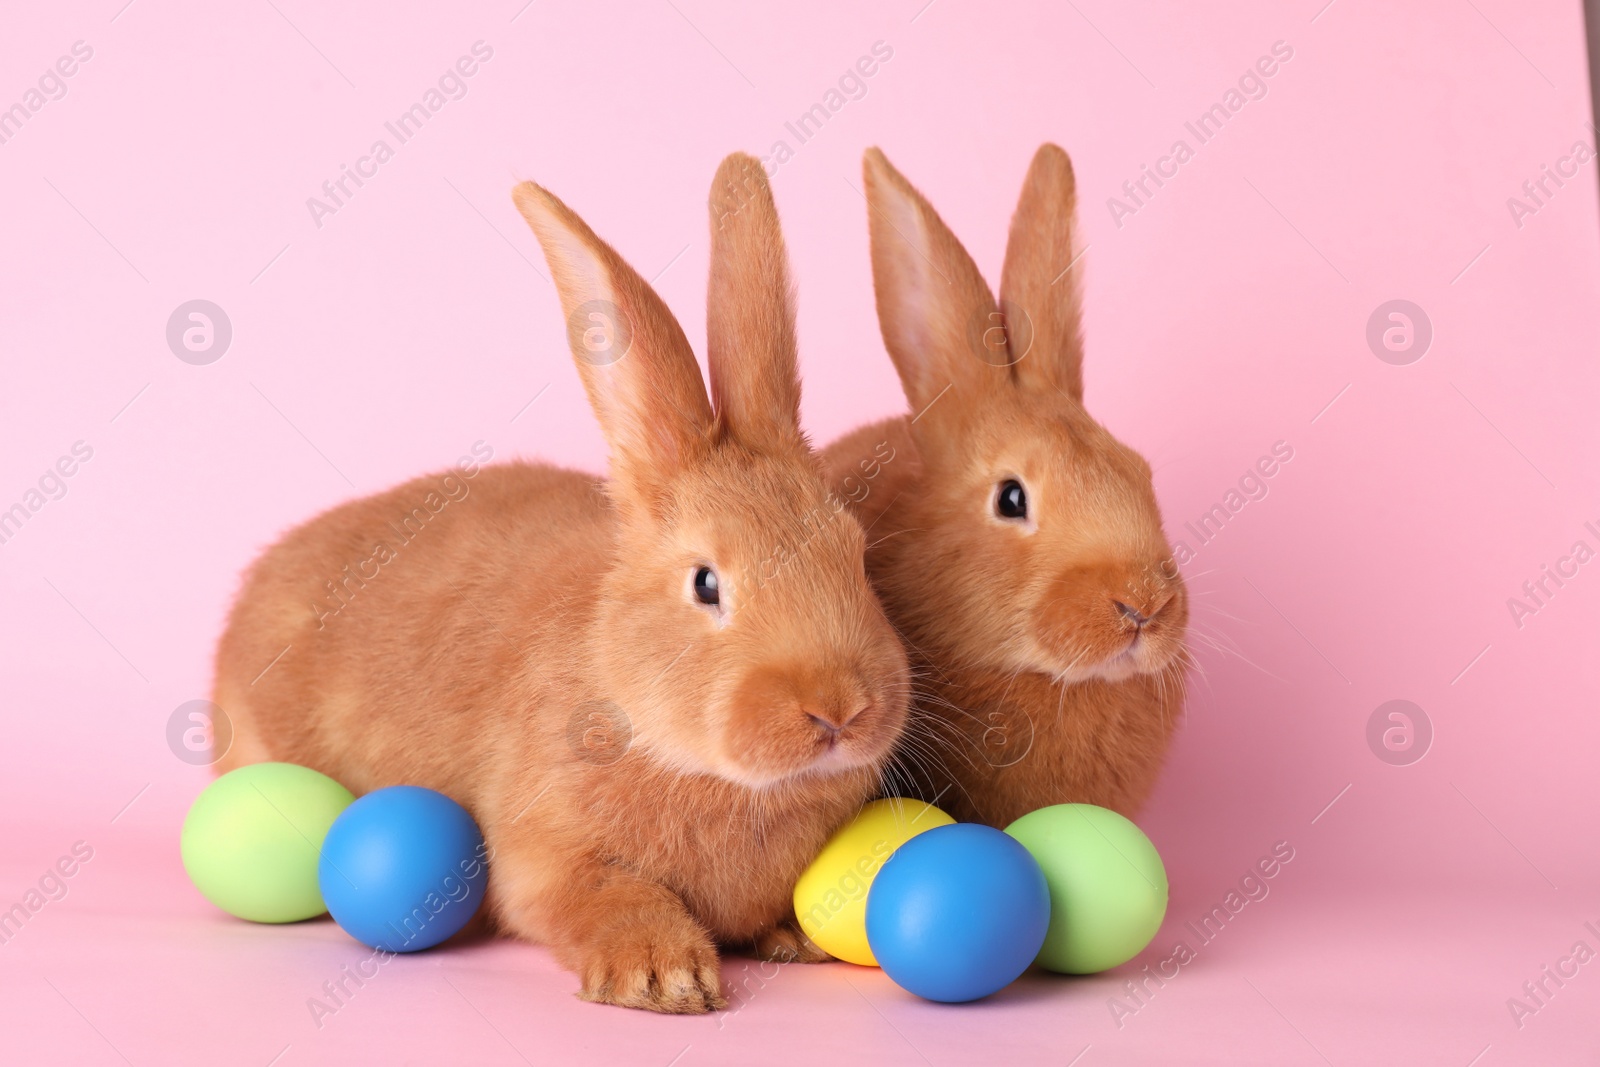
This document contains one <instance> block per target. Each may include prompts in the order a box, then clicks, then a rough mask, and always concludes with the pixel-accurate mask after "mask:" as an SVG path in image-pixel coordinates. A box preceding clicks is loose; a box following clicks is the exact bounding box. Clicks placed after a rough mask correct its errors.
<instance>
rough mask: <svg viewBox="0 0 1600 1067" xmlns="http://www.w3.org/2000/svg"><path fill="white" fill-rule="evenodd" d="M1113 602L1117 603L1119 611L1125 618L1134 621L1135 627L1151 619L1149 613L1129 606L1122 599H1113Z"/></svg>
mask: <svg viewBox="0 0 1600 1067" xmlns="http://www.w3.org/2000/svg"><path fill="white" fill-rule="evenodd" d="M1111 603H1113V604H1115V605H1116V608H1117V611H1118V613H1119V614H1121V616H1122V617H1123V618H1124V619H1127V620H1128V621H1129V622H1131V623H1133V625H1134V627H1135V628H1139V627H1142V626H1143V625H1144V624H1145V623H1147V622H1149V621H1150V616H1149V615H1145V614H1143V613H1141V612H1140V611H1139V610H1138V609H1137V608H1132V607H1129V606H1128V605H1127V604H1124V603H1123V602H1122V601H1120V600H1113V601H1112V602H1111Z"/></svg>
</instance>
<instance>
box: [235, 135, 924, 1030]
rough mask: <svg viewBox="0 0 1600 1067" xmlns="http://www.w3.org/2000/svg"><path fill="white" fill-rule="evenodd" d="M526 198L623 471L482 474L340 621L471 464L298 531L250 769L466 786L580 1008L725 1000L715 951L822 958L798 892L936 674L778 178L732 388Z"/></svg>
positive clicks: (743, 188) (706, 1005) (752, 188)
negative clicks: (875, 519)
mask: <svg viewBox="0 0 1600 1067" xmlns="http://www.w3.org/2000/svg"><path fill="white" fill-rule="evenodd" d="M515 199H516V203H517V206H518V208H519V209H520V210H521V212H522V214H523V215H524V216H525V217H526V219H527V221H528V222H529V224H530V225H531V226H532V227H533V230H534V232H535V234H537V236H538V238H539V242H540V244H541V245H542V246H543V248H544V252H545V256H546V259H547V260H548V262H549V265H550V271H551V274H552V276H553V278H554V281H555V286H556V289H557V290H558V292H559V294H560V297H561V305H562V309H563V311H564V312H565V314H566V317H567V322H568V340H569V342H570V345H571V348H572V352H573V356H574V359H575V361H576V363H577V367H578V371H579V374H580V376H581V377H582V379H583V384H584V388H585V389H586V390H587V392H588V396H589V401H590V403H591V404H592V406H593V407H594V410H595V413H596V415H597V416H598V417H599V419H600V422H601V425H602V427H603V429H604V431H605V434H606V437H607V440H608V443H609V445H610V448H611V458H612V464H611V465H612V475H613V477H612V480H611V481H610V482H605V481H601V480H599V479H597V478H595V477H594V476H592V475H588V474H582V473H579V472H576V471H568V470H559V469H556V468H554V467H550V466H546V465H542V464H525V463H514V464H506V465H503V466H494V467H488V468H485V469H484V470H483V471H482V472H481V473H480V474H478V475H477V476H476V477H475V478H474V479H473V481H472V482H471V484H470V486H469V487H468V489H467V491H466V495H465V496H461V495H459V494H458V495H453V496H452V498H451V499H452V503H451V504H450V506H449V507H448V508H442V509H441V510H439V511H438V513H437V514H434V515H433V516H432V518H431V519H429V520H428V521H427V525H426V527H425V529H424V532H423V533H421V534H418V535H417V537H416V539H415V541H413V542H411V543H409V544H407V545H406V546H405V547H404V549H403V551H402V552H401V553H400V554H399V555H398V557H397V558H395V559H393V560H391V561H389V562H387V563H386V564H385V565H384V568H383V570H382V572H381V575H380V576H379V577H377V578H374V579H372V580H368V581H366V582H365V583H364V584H363V585H361V586H359V587H355V588H352V587H350V586H348V585H345V586H344V588H345V589H346V591H347V592H348V593H350V594H352V595H350V596H349V599H348V603H346V604H345V606H344V607H343V608H342V610H340V611H339V612H338V613H337V614H336V615H332V617H326V616H328V615H330V614H331V613H329V612H327V611H326V609H321V610H319V609H318V608H316V607H312V606H310V605H312V603H313V602H314V601H317V600H319V598H322V597H323V596H324V595H325V593H326V586H327V583H328V582H329V581H330V580H338V579H340V577H341V574H342V573H343V568H344V567H345V565H346V564H348V563H350V562H351V561H354V560H361V559H366V558H369V557H371V556H372V555H373V554H374V544H375V543H382V542H383V541H384V539H385V538H390V537H392V532H391V530H390V529H389V524H390V523H391V522H398V521H399V520H400V519H401V517H403V516H408V515H410V514H412V512H413V509H415V508H419V507H421V506H423V504H424V502H425V501H426V500H427V499H428V497H429V495H430V493H433V492H435V490H436V489H437V488H438V487H439V486H440V485H441V484H443V482H444V480H445V479H448V478H452V477H454V475H445V476H441V477H435V478H422V479H418V480H417V481H414V482H411V483H408V484H406V485H402V486H400V487H399V488H396V489H393V490H390V491H389V492H386V493H381V494H379V495H377V496H373V497H368V498H366V499H363V500H357V501H353V502H351V503H348V504H345V505H343V506H340V507H337V508H334V509H333V510H331V511H329V512H327V513H326V514H324V515H321V516H319V517H318V518H315V519H313V520H311V521H310V522H308V523H306V524H305V525H303V526H301V527H299V528H298V529H295V530H293V531H292V532H290V533H289V534H288V535H287V536H286V537H285V538H284V539H283V540H282V541H280V542H279V543H278V544H276V545H274V546H273V547H272V548H271V549H269V550H268V551H267V552H266V553H265V555H263V556H262V558H261V559H260V560H259V561H257V562H256V564H255V565H254V567H253V568H252V569H251V570H250V572H249V575H248V577H247V579H246V581H245V584H244V588H243V591H242V592H241V593H240V595H239V598H238V602H237V603H236V604H235V606H234V608H233V612H232V615H231V617H230V621H229V624H228V628H227V632H226V633H225V634H224V635H223V638H222V641H221V644H220V646H219V648H218V650H217V683H216V702H217V703H218V704H219V705H221V706H222V707H223V708H225V709H226V710H227V712H228V713H229V715H230V716H232V717H233V719H234V721H235V723H236V736H235V742H234V746H233V748H232V750H231V751H230V752H229V753H228V756H227V759H226V760H225V761H224V763H223V764H222V766H221V769H222V770H227V769H229V768H231V767H234V766H238V765H240V764H242V763H249V762H254V761H259V760H269V759H272V760H287V761H290V762H294V763H300V764H304V765H306V766H309V767H314V768H316V769H317V770H319V771H323V772H324V773H327V774H329V775H331V776H333V777H334V778H336V779H338V780H339V781H341V782H343V783H344V784H345V785H347V786H349V787H350V788H351V789H352V790H354V791H355V792H357V793H363V792H367V791H370V790H373V789H377V788H380V787H382V786H387V785H393V784H396V783H412V784H417V785H424V786H428V787H431V788H434V789H438V790H440V791H442V792H444V793H446V794H448V795H450V796H452V797H454V798H455V799H457V800H458V801H460V802H461V803H463V804H464V805H465V806H466V807H467V808H468V809H469V810H470V811H471V812H472V814H473V816H474V817H475V818H476V819H477V820H478V823H479V825H480V826H481V827H482V828H483V831H484V834H485V836H486V838H487V840H488V844H489V846H490V848H491V850H492V853H491V854H492V860H491V874H490V884H489V894H488V901H487V904H486V910H487V912H488V913H489V916H490V919H491V922H492V923H493V924H494V925H495V926H496V927H498V928H499V929H500V930H502V931H504V932H506V933H509V934H512V935H515V936H518V937H522V938H525V939H527V940H530V941H538V942H543V943H545V944H548V945H549V946H550V947H551V949H552V950H553V951H554V953H555V956H556V958H557V959H558V960H559V961H560V962H561V963H562V964H563V965H564V966H566V967H567V968H569V969H571V970H572V971H574V972H576V974H577V975H578V977H579V979H580V980H581V983H582V990H581V994H580V995H581V996H582V997H583V998H584V999H587V1000H595V1001H602V1002H606V1003H611V1004H620V1005H625V1006H629V1007H635V1008H648V1009H651V1010H654V1011H662V1012H705V1011H710V1010H713V1009H716V1008H719V1007H722V1006H723V1005H724V1004H725V1003H726V1001H725V998H724V996H723V994H722V991H721V988H720V984H719V977H718V959H717V946H718V945H719V944H723V945H730V946H737V945H744V946H753V947H754V948H755V949H756V950H757V951H758V952H759V953H762V954H763V955H766V956H771V957H779V958H784V959H795V958H799V959H805V960H816V959H823V958H826V957H825V955H824V954H823V953H822V952H821V951H820V950H819V949H817V948H816V946H815V945H813V944H811V943H810V942H809V941H808V940H806V939H805V937H804V935H803V934H801V933H800V931H799V929H798V928H797V927H796V925H795V923H794V915H793V910H792V904H791V900H792V898H791V894H792V891H793V888H794V883H795V880H796V879H797V877H798V876H799V874H800V872H801V871H802V870H803V869H804V868H805V866H806V864H808V863H809V862H810V860H811V859H812V858H813V857H814V856H815V855H816V853H817V852H818V851H819V850H820V848H821V846H822V844H823V843H824V842H825V841H826V840H827V838H828V836H829V834H830V833H831V832H832V831H833V830H834V829H835V828H837V827H838V826H839V825H840V824H841V823H842V822H843V821H845V820H846V819H848V818H849V817H850V816H852V815H854V814H855V812H856V811H857V809H858V808H859V807H860V806H861V804H862V803H863V802H864V801H866V800H867V799H869V798H870V797H871V796H872V795H873V794H874V793H875V792H876V791H877V790H878V789H879V788H880V784H881V781H880V775H881V772H882V770H883V767H884V765H885V764H886V763H887V761H888V760H889V758H890V756H891V754H892V751H893V747H894V745H895V743H896V741H897V740H898V738H899V736H900V734H901V731H902V728H903V726H904V723H905V719H906V703H907V698H908V690H909V679H908V673H907V664H906V657H905V653H904V651H903V650H902V648H901V645H900V643H899V641H898V639H897V638H896V636H895V633H894V631H893V629H892V627H891V626H890V625H889V623H888V621H887V620H886V619H885V617H884V614H883V611H882V608H881V607H880V605H879V603H878V601H877V599H876V598H875V596H874V594H873V591H872V589H871V586H870V585H869V584H868V582H867V578H866V574H865V572H864V570H863V563H862V560H863V551H864V548H865V542H864V538H863V536H862V531H861V527H860V526H859V525H858V524H857V522H856V521H855V520H854V518H852V517H851V516H850V515H849V514H848V512H841V511H838V510H837V509H835V507H834V506H833V505H832V504H831V503H830V498H829V495H828V492H827V487H826V485H825V483H824V481H823V478H822V473H821V463H820V460H819V458H818V457H817V455H816V454H815V453H814V452H813V451H812V450H811V448H810V446H809V445H808V444H807V443H806V441H805V439H804V438H803V437H802V435H801V433H800V430H799V427H798V421H797V420H798V406H799V396H800V392H799V389H800V387H799V380H798V376H797V370H796V353H795V334H794V320H793V311H792V307H791V302H790V287H789V280H788V268H787V261H786V254H785V251H784V245H783V239H782V235H781V233H780V231H779V228H778V217H777V209H776V207H775V205H774V204H773V201H772V195H771V191H770V189H769V188H768V185H767V181H766V177H765V175H764V174H763V172H762V169H761V166H760V164H759V163H757V162H756V161H755V160H754V159H752V158H750V157H749V156H743V155H735V156H730V157H729V158H728V159H727V160H726V161H725V162H724V163H723V165H722V167H721V168H720V170H719V171H718V173H717V178H716V181H715V183H714V185H713V187H712V194H711V219H712V229H711V241H712V252H711V261H712V265H711V282H710V296H709V313H708V329H707V333H708V345H707V347H708V358H709V362H710V367H711V394H712V396H711V399H708V397H707V393H706V389H705V385H704V383H703V381H702V379H701V375H700V371H699V368H698V367H697V366H696V363H695V358H694V354H693V352H692V351H691V350H690V348H689V344H688V341H687V340H686V338H685V337H684V335H683V331H682V330H681V329H680V328H679V326H678V323H677V321H676V320H675V319H674V318H673V316H672V313H671V312H670V311H668V310H667V308H666V306H665V305H664V304H663V303H662V302H661V300H660V298H659V297H658V296H657V295H656V294H655V292H654V291H653V290H652V289H651V288H650V286H649V285H648V284H647V283H646V282H645V281H644V280H643V279H641V278H640V277H639V275H638V274H636V273H635V272H634V271H633V270H632V269H631V268H630V267H628V265H627V264H626V263H624V262H623V261H622V259H621V258H620V257H619V256H618V255H617V253H616V252H614V251H613V250H612V249H611V248H610V247H609V246H608V245H606V244H605V243H604V242H602V241H601V240H600V239H599V238H598V237H596V236H595V235H594V233H593V232H592V231H591V230H590V229H589V227H588V226H586V225H585V224H584V223H583V221H582V220H581V219H579V218H578V217H577V215H575V214H573V212H572V211H571V210H570V209H568V208H567V207H566V205H564V204H563V203H562V202H561V201H559V200H557V199H556V198H555V197H554V196H552V195H551V194H550V193H548V192H546V191H545V190H544V189H541V188H540V187H539V186H537V185H534V184H532V183H525V184H523V185H521V186H518V187H517V189H516V191H515ZM713 400H714V404H713ZM457 482H458V483H459V484H460V485H465V484H466V483H464V482H460V479H457ZM446 488H447V489H448V488H449V487H448V486H447V487H446ZM780 560H781V565H780V563H778V562H775V561H780ZM358 581H359V579H358ZM286 646H287V648H288V651H286V652H285V651H283V650H284V649H285V647H286ZM280 654H281V658H280V659H278V660H277V662H275V663H274V662H273V660H274V657H278V656H280ZM269 663H270V664H271V666H270V668H269V669H266V670H265V672H264V673H263V668H266V667H267V665H268V664H269Z"/></svg>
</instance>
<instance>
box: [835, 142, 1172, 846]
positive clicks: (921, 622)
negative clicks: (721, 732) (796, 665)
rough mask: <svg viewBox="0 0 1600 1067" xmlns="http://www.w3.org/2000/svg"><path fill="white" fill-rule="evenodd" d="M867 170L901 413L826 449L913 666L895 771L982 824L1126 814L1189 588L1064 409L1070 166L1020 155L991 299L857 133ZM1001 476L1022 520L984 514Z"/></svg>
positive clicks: (1069, 338)
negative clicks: (1051, 812)
mask: <svg viewBox="0 0 1600 1067" xmlns="http://www.w3.org/2000/svg"><path fill="white" fill-rule="evenodd" d="M865 177H866V188H867V202H868V214H869V224H870V227H871V237H872V268H873V278H874V283H875V288H876V292H877V302H878V316H879V323H880V325H881V327H882V331H883V338H884V343H885V345H886V347H887V348H888V350H889V355H890V357H891V358H892V359H893V361H894V364H895V367H896V369H897V370H898V372H899V374H900V379H901V383H902V385H903V386H904V388H905V392H906V397H907V399H908V400H909V401H910V404H911V414H909V415H906V416H902V417H900V418H896V419H890V420H887V421H886V422H882V423H878V424H875V425H872V426H866V427H863V428H861V429H858V430H856V431H855V432H853V433H851V434H849V435H847V436H845V437H844V438H842V439H841V440H839V441H837V442H835V443H834V444H833V445H832V446H831V447H829V448H828V449H827V450H826V453H825V455H826V458H827V461H828V464H829V471H830V475H829V476H830V480H831V481H832V482H833V483H834V485H835V487H836V489H837V490H838V491H839V492H841V493H843V494H845V495H846V496H847V497H849V498H850V499H852V500H853V501H854V504H853V506H854V508H855V510H856V513H857V515H858V517H859V518H860V519H861V522H862V525H863V526H864V527H866V529H867V532H868V537H869V540H870V546H869V548H868V552H867V567H868V572H869V573H870V574H871V576H872V580H873V584H874V585H875V586H876V587H877V589H878V593H879V595H880V596H881V597H882V598H883V600H884V605H885V608H886V609H887V610H888V612H889V617H890V619H891V620H893V622H894V623H895V625H896V626H897V627H898V628H899V630H900V632H901V635H902V636H903V637H904V638H905V640H906V643H907V645H908V646H909V648H910V650H911V655H912V665H913V668H914V669H915V671H916V673H917V675H918V677H917V685H916V690H917V698H916V700H915V708H914V712H913V722H912V725H911V727H910V728H909V729H908V731H907V733H906V736H905V738H904V740H903V741H902V743H901V746H900V750H899V754H898V755H899V759H898V761H897V763H898V767H897V771H898V772H899V773H900V774H901V775H903V776H904V778H903V783H902V784H903V786H904V787H905V788H910V789H913V790H915V791H917V792H920V793H922V794H923V795H924V796H925V797H926V798H927V799H930V800H931V799H933V798H934V797H936V796H937V797H939V801H938V802H939V803H940V804H941V806H943V807H945V808H946V809H947V810H949V811H950V813H951V814H952V815H955V816H956V817H957V818H959V819H970V820H976V821H981V822H987V823H990V824H991V825H994V826H1005V825H1006V824H1007V823H1009V822H1010V821H1011V820H1013V819H1015V818H1017V817H1018V816H1020V815H1023V814H1025V813H1027V812H1028V811H1031V810H1033V809H1035V808H1039V807H1043V806H1045V805H1047V804H1055V803H1061V802H1065V801H1082V802H1088V803H1094V804H1100V805H1103V806H1105V807H1109V808H1113V809H1115V810H1117V811H1121V812H1123V813H1126V814H1133V813H1134V812H1136V811H1137V809H1138V807H1139V806H1140V804H1142V803H1143V801H1144V799H1145V797H1146V796H1147V795H1148V793H1149V791H1150V789H1151V787H1152V786H1153V784H1154V781H1155V778H1156V775H1157V772H1158V771H1159V770H1160V766H1161V762H1162V758H1163V756H1164V755H1165V753H1166V749H1167V745H1168V742H1169V739H1170V736H1171V732H1172V728H1173V726H1174V723H1175V720H1176V717H1177V715H1178V712H1179V711H1180V710H1181V708H1182V703H1183V693H1184V674H1185V669H1186V666H1187V662H1188V656H1187V653H1186V651H1185V649H1184V645H1183V637H1184V631H1185V628H1186V626H1187V622H1188V598H1187V594H1186V592H1185V589H1184V586H1183V582H1182V580H1181V578H1179V577H1178V572H1177V568H1176V566H1175V565H1174V564H1173V562H1172V554H1171V549H1170V548H1169V547H1168V544H1167V539H1166V536H1165V534H1164V533H1163V532H1162V527H1161V514H1160V511H1159V509H1158V508H1157V506H1156V500H1155V493H1154V490H1153V488H1152V485H1151V478H1150V467H1149V465H1148V464H1147V463H1146V462H1145V461H1144V460H1143V459H1142V458H1141V457H1140V456H1139V455H1138V454H1137V453H1135V452H1133V451H1132V450H1131V449H1129V448H1128V447H1126V446H1125V445H1123V444H1121V443H1120V442H1118V441H1117V440H1116V439H1115V438H1113V437H1112V436H1111V434H1110V433H1108V432H1107V431H1106V430H1105V428H1104V427H1102V426H1101V425H1100V424H1099V423H1097V422H1095V421H1094V419H1092V418H1091V417H1090V416H1089V414H1088V413H1087V412H1086V411H1085V410H1084V408H1083V405H1082V399H1083V377H1082V359H1083V352H1082V338H1081V327H1080V318H1079V306H1080V287H1079V284H1078V277H1079V275H1080V273H1081V265H1074V257H1075V255H1076V254H1077V252H1076V251H1075V246H1074V230H1073V212H1074V207H1075V200H1076V189H1075V185H1074V181H1073V174H1072V164H1071V162H1070V161H1069V160H1068V158H1067V155H1066V153H1065V152H1063V151H1061V149H1059V148H1057V147H1055V146H1054V145H1045V146H1043V147H1042V148H1040V149H1039V152H1038V154H1037V155H1036V156H1035V157H1034V160H1033V165H1032V166H1031V168H1030V169H1029V172H1028V177H1027V181H1026V182H1025V184H1024V187H1023V191H1022V197H1021V200H1020V202H1019V204H1018V206H1017V211H1016V215H1015V216H1014V218H1013V221H1012V225H1011V235H1010V240H1009V243H1008V246H1007V250H1006V259H1005V266H1004V270H1003V273H1002V282H1001V298H1000V302H999V303H998V304H996V302H995V299H994V297H993V296H992V295H991V293H990V291H989V287H988V284H987V283H986V282H985V281H984V280H983V278H982V276H981V275H980V274H979V273H978V269H977V267H976V266H975V265H974V264H973V262H972V259H971V257H970V256H968V255H967V252H966V250H965V249H964V248H963V247H962V246H961V243H960V242H959V241H958V240H957V239H956V237H955V235H954V234H952V233H951V232H950V230H949V229H948V227H946V226H945V224H944V223H943V221H941V220H940V218H939V216H938V215H937V214H936V213H935V212H934V210H933V208H932V207H931V206H930V205H929V204H928V202H927V201H926V200H925V199H923V197H922V196H921V195H920V194H919V193H918V192H917V191H916V190H915V189H913V188H912V187H911V185H910V184H909V183H908V182H907V181H906V180H905V178H903V177H902V176H901V175H900V174H899V173H898V172H897V171H896V170H895V169H894V168H893V167H892V166H890V164H889V162H888V160H887V159H885V158H884V156H883V154H882V153H881V152H879V151H878V150H876V149H872V150H869V151H868V152H867V155H866V160H865ZM1069 267H1070V269H1069ZM885 442H887V445H885ZM890 450H892V454H893V458H892V459H890V460H889V461H887V462H883V460H882V457H883V456H884V455H885V454H887V453H889V451H890ZM864 471H865V472H869V473H873V472H875V476H874V477H872V479H871V481H870V483H866V482H864V481H863V472H864ZM1007 479H1016V480H1018V481H1019V482H1020V483H1021V484H1022V485H1023V486H1024V487H1025V489H1026V492H1027V498H1028V505H1029V507H1028V510H1029V514H1028V517H1027V519H1026V521H1021V520H1016V519H1003V518H999V517H997V515H996V507H995V504H996V494H997V487H998V486H999V484H1000V483H1001V482H1003V481H1005V480H1007ZM863 484H869V485H870V488H869V489H868V491H867V492H866V493H865V495H863V494H862V493H861V492H860V491H859V487H860V486H861V485H863ZM852 486H854V487H856V488H857V489H858V491H857V492H855V493H852V492H850V490H851V488H852ZM1119 602H1120V604H1121V605H1125V607H1122V606H1119ZM1135 616H1144V617H1146V619H1147V621H1143V622H1140V621H1138V620H1137V619H1136V618H1135Z"/></svg>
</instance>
